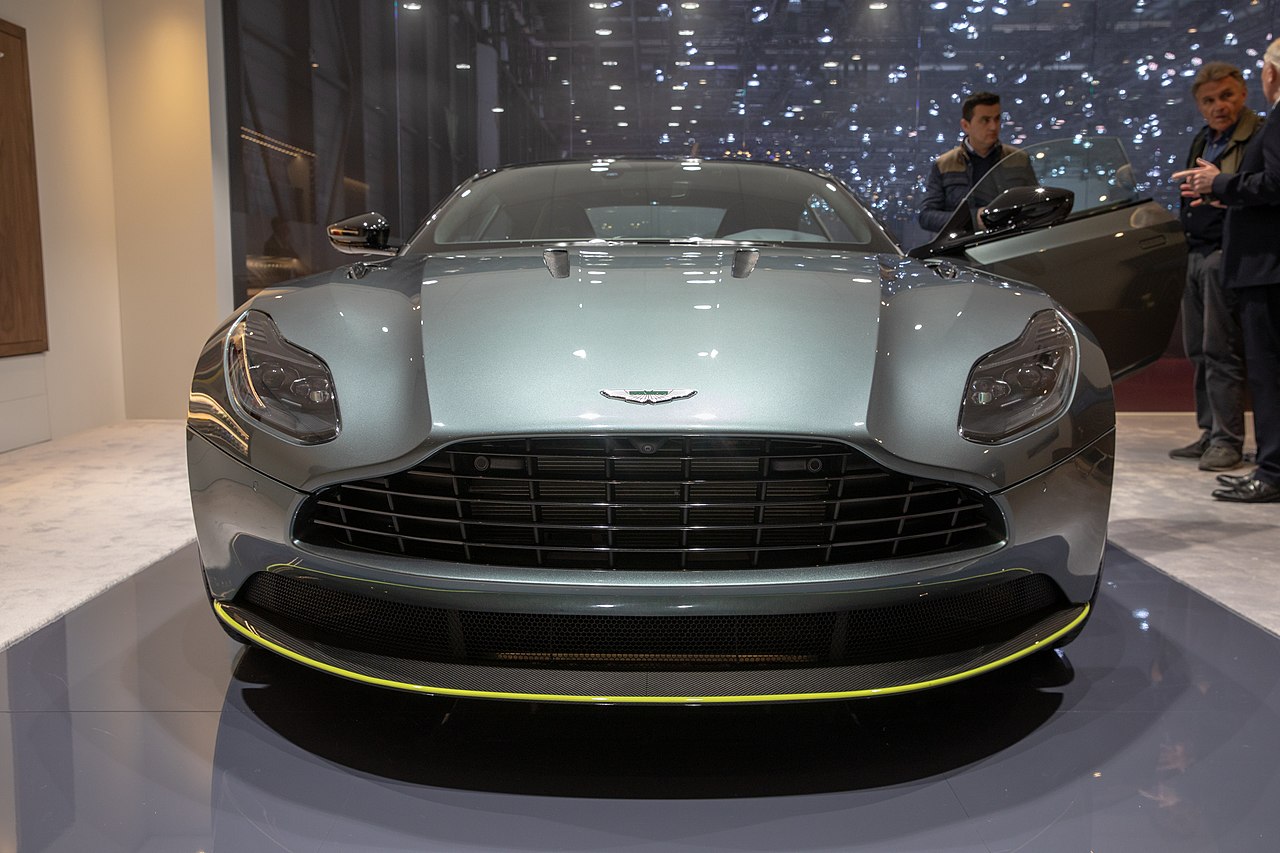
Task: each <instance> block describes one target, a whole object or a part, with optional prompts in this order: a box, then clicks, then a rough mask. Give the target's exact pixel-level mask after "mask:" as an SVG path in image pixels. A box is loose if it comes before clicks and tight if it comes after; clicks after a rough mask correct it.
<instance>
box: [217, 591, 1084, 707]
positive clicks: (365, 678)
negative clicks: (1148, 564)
mask: <svg viewBox="0 0 1280 853" xmlns="http://www.w3.org/2000/svg"><path fill="white" fill-rule="evenodd" d="M1091 608H1092V605H1090V604H1086V605H1085V606H1084V610H1082V611H1081V612H1080V615H1079V616H1077V617H1076V618H1075V619H1073V620H1071V622H1070V623H1068V624H1067V625H1065V626H1064V627H1063V628H1061V629H1059V630H1057V631H1055V632H1053V633H1052V634H1050V635H1049V636H1047V637H1045V638H1044V639H1042V640H1037V641H1036V642H1034V643H1032V644H1031V645H1029V646H1027V647H1026V648H1023V649H1019V650H1018V651H1016V652H1014V653H1013V654H1011V655H1006V656H1005V657H1003V658H1000V660H997V661H992V662H991V663H988V664H983V665H982V666H979V667H975V668H973V669H969V670H965V671H964V672H958V673H956V674H954V675H948V676H946V677H945V678H935V679H930V680H928V681H919V682H915V683H913V684H898V685H894V686H893V687H882V688H875V689H872V690H843V691H835V692H831V693H770V694H762V695H758V696H585V695H584V696H578V695H572V694H558V693H506V692H502V691H489V690H459V689H456V688H452V687H431V686H428V685H423V684H410V683H408V682H403V681H391V680H388V679H384V678H375V677H373V676H370V675H364V674H362V673H359V672H352V671H351V670H346V669H342V668H340V667H336V666H332V665H330V664H327V663H324V662H323V661H318V660H314V659H312V658H309V657H307V656H306V655H300V654H298V653H297V652H295V651H292V650H291V649H286V648H285V647H284V646H281V645H279V644H277V643H274V642H272V641H271V640H268V639H266V638H265V637H263V636H261V635H260V634H258V633H257V632H255V631H253V630H251V629H249V628H246V627H245V626H243V625H241V624H240V623H239V622H237V621H236V620H234V619H232V618H231V616H230V615H229V614H228V613H227V612H226V611H225V610H224V609H223V607H222V602H219V601H215V602H213V609H214V612H216V613H217V614H218V618H219V619H221V620H222V621H223V622H225V623H227V624H228V625H230V626H231V627H232V628H234V629H235V630H236V631H238V632H239V633H241V634H243V635H244V636H245V637H246V638H247V639H248V640H250V641H251V642H253V643H256V644H257V645H260V646H263V647H264V648H268V649H270V650H271V651H273V652H275V653H277V654H279V655H283V656H284V657H287V658H289V659H290V660H294V661H297V662H298V663H301V664H303V665H305V666H309V667H312V668H313V669H319V670H322V671H324V672H328V673H330V674H333V675H338V676H341V677H343V678H348V679H351V680H352V681H361V682H364V683H366V684H376V685H378V686H379V687H391V688H394V689H397V690H407V691H410V692H413V693H426V694H430V695H439V696H460V697H469V698H473V699H507V700H517V701H529V702H577V703H586V704H598V705H621V704H634V705H710V704H729V703H733V702H809V701H819V700H824V699H858V698H865V697H870V696H891V695H893V694H896V693H911V692H914V691H916V690H926V689H928V688H930V687H940V686H942V685H944V684H951V683H953V682H956V681H963V680H964V679H966V678H972V677H974V676H975V675H981V674H982V673H984V672H990V671H991V670H993V669H999V668H1000V667H1002V666H1005V665H1006V664H1010V663H1012V662H1014V661H1015V660H1018V659H1019V658H1024V657H1026V656H1027V655H1030V654H1033V653H1035V652H1037V651H1040V650H1042V649H1046V648H1049V647H1050V646H1051V645H1052V643H1053V641H1054V640H1056V639H1058V638H1059V637H1062V636H1065V635H1066V634H1068V633H1070V632H1071V630H1072V629H1074V628H1075V627H1076V626H1078V625H1080V624H1081V623H1082V622H1084V620H1085V619H1086V618H1087V617H1088V615H1089V611H1090V609H1091Z"/></svg>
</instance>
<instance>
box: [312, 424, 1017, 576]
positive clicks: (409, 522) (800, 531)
mask: <svg viewBox="0 0 1280 853" xmlns="http://www.w3.org/2000/svg"><path fill="white" fill-rule="evenodd" d="M642 448H643V449H642ZM296 525H297V526H296V529H295V535H296V536H297V538H298V539H299V540H301V541H304V542H310V543H314V544H317V545H324V546H328V547H336V548H345V549H351V550H363V551H372V552H378V553H385V554H392V555H403V556H408V557H415V558H421V559H438V560H446V561H450V562H467V563H480V564H490V565H511V566H529V567H546V568H552V569H554V568H567V569H569V568H571V569H579V568H592V569H634V570H672V571H680V570H685V569H690V570H712V569H750V568H769V569H776V568H800V567H810V566H821V565H827V564H831V563H850V562H863V561H867V560H877V559H893V558H895V557H904V556H916V555H920V554H930V553H937V552H944V551H948V550H959V549H967V548H974V547H981V546H984V545H992V544H995V543H997V542H999V541H1000V540H1001V539H1003V538H1004V528H1003V518H1002V516H1001V514H1000V512H999V511H998V509H996V507H995V505H994V503H993V502H992V501H991V500H990V499H989V498H987V497H985V496H984V495H982V494H981V493H979V492H977V491H975V490H971V489H968V488H965V487H962V486H958V485H954V484H950V483H943V482H937V481H931V480H923V479H920V478H913V477H909V476H906V475H903V474H899V473H896V472H894V471H891V470H888V469H884V468H881V467H879V466H877V465H876V464H875V463H873V462H872V461H871V459H870V458H869V457H867V456H865V455H863V454H862V453H860V452H859V451H857V450H855V449H853V448H852V447H848V446H846V445H843V444H839V443H836V442H828V441H816V440H809V439H782V438H757V437H694V436H657V437H651V436H595V437H575V438H570V439H557V438H520V439H498V440H492V441H473V442H466V443H463V444H458V445H454V446H452V447H447V448H444V449H442V450H440V451H438V452H437V453H435V454H434V455H433V456H431V457H430V458H428V459H427V460H425V461H423V462H422V463H421V464H419V465H417V466H415V467H414V468H412V469H410V470H408V471H403V472H400V473H398V474H393V475H390V476H385V477H377V478H371V479H368V480H362V481H358V482H351V483H343V484H339V485H337V486H332V487H330V488H327V489H325V490H324V491H322V492H320V493H318V494H317V495H314V496H312V497H311V498H310V499H309V500H308V501H306V502H305V504H304V506H303V508H302V509H301V511H300V512H299V515H298V519H297V523H296Z"/></svg>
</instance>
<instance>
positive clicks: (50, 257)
mask: <svg viewBox="0 0 1280 853" xmlns="http://www.w3.org/2000/svg"><path fill="white" fill-rule="evenodd" d="M0 18H4V19H5V20H7V21H10V22H12V23H14V24H17V25H18V26H20V27H24V28H26V31H27V54H28V64H29V67H30V74H31V100H32V114H33V121H34V127H35V141H36V181H37V185H38V187H39V198H40V237H41V243H42V245H43V249H44V284H45V304H46V310H47V316H48V323H49V351H48V352H47V353H44V354H41V355H32V356H20V357H17V358H3V359H0V450H2V449H7V447H15V446H20V445H22V444H30V443H33V442H34V441H39V440H42V439H45V438H48V437H50V436H58V435H65V434H68V433H72V432H77V431H79V430H82V429H86V428H88V427H92V426H98V425H101V424H107V423H113V422H115V421H119V420H121V419H123V418H124V416H125V407H124V371H123V363H122V359H121V345H120V286H119V280H118V274H117V267H118V264H117V254H116V213H115V200H114V195H113V177H112V168H111V127H110V124H109V121H108V115H107V112H108V111H107V81H106V74H105V71H106V45H105V42H104V39H103V26H102V7H101V4H100V2H99V0H44V2H41V3H32V2H29V0H0Z"/></svg>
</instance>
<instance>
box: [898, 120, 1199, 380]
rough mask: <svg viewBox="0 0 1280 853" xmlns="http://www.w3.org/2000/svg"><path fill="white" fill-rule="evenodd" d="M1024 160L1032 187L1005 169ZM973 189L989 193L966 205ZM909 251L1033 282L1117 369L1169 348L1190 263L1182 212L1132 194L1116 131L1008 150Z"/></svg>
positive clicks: (1021, 167)
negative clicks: (979, 203)
mask: <svg viewBox="0 0 1280 853" xmlns="http://www.w3.org/2000/svg"><path fill="white" fill-rule="evenodd" d="M1014 158H1019V161H1018V163H1015V164H1013V165H1014V166H1016V167H1017V168H1015V169H1010V168H1008V166H1009V164H1010V161H1011V160H1013V159H1014ZM1026 161H1029V162H1030V165H1031V169H1032V170H1033V171H1034V173H1035V180H1036V181H1037V182H1038V184H1039V186H1038V187H1031V186H1027V185H1026V184H1028V183H1029V181H1026V180H1012V181H1011V180H1010V178H1009V176H1010V174H1011V173H1014V174H1018V173H1021V174H1025V171H1026V168H1025V167H1026ZM1002 166H1005V168H1001V167H1002ZM1006 187H1007V188H1006ZM975 197H977V198H989V199H992V201H990V202H989V203H988V204H987V206H986V207H985V208H983V209H982V210H981V211H979V210H977V209H975V208H974V207H973V206H971V205H970V199H973V198H975ZM975 227H976V229H977V230H976V231H975ZM908 254H909V255H911V256H912V257H914V258H949V259H952V260H955V261H957V262H959V263H963V264H965V265H966V266H972V267H977V268H979V269H982V270H985V271H987V272H989V273H992V274H993V275H997V276H1000V277H1002V278H1011V279H1018V280H1020V281H1025V282H1028V283H1029V284H1034V285H1036V286H1037V287H1039V288H1041V289H1042V290H1044V291H1045V292H1047V293H1048V294H1049V295H1051V296H1052V297H1053V298H1054V299H1056V300H1058V302H1060V303H1062V305H1063V306H1065V307H1066V308H1067V310H1069V311H1071V312H1072V313H1073V314H1075V315H1076V317H1078V318H1079V319H1080V320H1081V321H1082V322H1083V323H1084V324H1085V325H1086V326H1088V327H1089V329H1090V330H1091V331H1092V332H1093V333H1094V335H1095V336H1096V337H1097V339H1098V342H1099V343H1100V344H1101V345H1102V349H1103V351H1104V352H1105V353H1106V355H1107V361H1108V363H1109V364H1110V366H1111V375H1112V376H1113V377H1120V376H1124V375H1125V374H1127V373H1131V372H1133V371H1135V370H1137V369H1139V368H1141V367H1144V366H1146V365H1148V364H1150V363H1151V362H1153V361H1155V360H1156V359H1157V358H1159V357H1160V355H1161V353H1163V352H1164V350H1165V348H1166V346H1167V345H1168V343H1169V336H1170V334H1171V332H1172V331H1173V324H1174V321H1175V320H1176V318H1177V316H1178V305H1179V301H1180V299H1181V295H1182V287H1183V280H1184V277H1185V274H1186V243H1185V240H1184V238H1183V234H1182V225H1181V223H1180V222H1179V221H1178V219H1177V217H1175V216H1174V215H1172V214H1171V213H1169V211H1167V210H1166V209H1165V208H1164V207H1163V206H1161V205H1159V204H1157V203H1156V202H1154V201H1152V200H1151V199H1149V198H1141V197H1140V196H1139V195H1138V192H1137V188H1136V182H1135V180H1134V177H1133V170H1132V168H1131V167H1130V165H1129V161H1128V158H1127V157H1126V156H1125V153H1124V148H1123V147H1122V146H1121V144H1120V141H1119V140H1118V139H1115V138H1114V137H1093V138H1078V139H1065V140H1056V141H1053V142H1046V143H1042V144H1040V145H1034V146H1030V147H1028V148H1024V149H1022V150H1021V151H1020V152H1018V153H1016V154H1013V155H1010V157H1007V158H1005V160H1004V161H1002V163H1001V164H1000V165H998V166H996V167H995V168H993V169H992V170H991V171H990V172H989V173H988V174H987V175H986V176H985V177H984V178H983V179H982V181H980V182H979V184H978V185H977V186H975V187H974V188H973V190H972V191H971V192H970V194H969V198H967V199H966V200H965V202H963V203H962V204H961V205H960V207H959V209H957V211H956V212H955V214H954V215H953V216H952V218H951V222H949V223H948V225H947V227H946V228H944V229H943V230H942V232H940V233H939V234H938V235H937V237H935V238H934V239H933V241H931V242H929V243H927V244H925V245H923V246H920V247H918V248H915V249H912V250H911V251H910V252H909V253H908Z"/></svg>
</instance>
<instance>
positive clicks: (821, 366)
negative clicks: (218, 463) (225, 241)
mask: <svg viewBox="0 0 1280 853" xmlns="http://www.w3.org/2000/svg"><path fill="white" fill-rule="evenodd" d="M735 251H736V247H733V246H729V247H722V246H721V247H707V246H682V245H674V246H669V245H662V246H646V245H605V246H598V247H597V246H592V247H582V246H578V247H570V248H569V249H568V252H569V261H570V263H569V270H570V272H569V275H568V276H567V277H565V278H556V277H554V276H553V275H552V274H551V273H550V272H549V270H548V268H547V266H546V265H545V264H544V261H543V252H542V250H541V249H516V250H510V251H504V252H502V253H501V254H498V253H494V252H467V253H459V254H454V255H436V256H430V257H427V258H425V259H424V258H417V259H407V258H406V259H397V261H396V262H394V263H392V264H391V265H390V266H389V267H388V268H387V269H385V270H382V271H380V272H376V273H369V274H368V276H366V278H365V279H363V280H361V281H352V280H347V279H345V278H338V277H333V278H329V279H326V280H322V281H319V282H316V283H312V284H310V286H308V287H305V288H300V289H297V290H291V291H289V290H286V291H281V292H279V293H272V292H267V293H264V294H262V296H260V297H259V298H258V299H257V300H256V304H255V305H254V307H260V308H261V309H262V310H264V311H267V312H268V313H271V314H272V316H273V317H275V319H276V321H277V323H278V324H279V326H280V328H281V331H282V332H283V333H284V335H285V336H286V337H287V338H288V339H289V340H291V341H293V342H294V343H295V344H297V345H299V346H302V347H303V348H305V349H308V350H311V351H312V352H315V353H317V354H319V355H321V357H323V358H324V359H325V360H326V362H327V363H328V364H329V366H330V368H331V370H332V372H333V375H334V384H335V388H336V390H337V393H338V399H339V405H340V410H341V415H342V430H341V433H340V435H339V437H338V439H336V440H335V441H334V442H333V448H332V449H331V451H330V452H329V453H328V459H327V460H326V461H330V460H331V462H332V469H331V468H330V465H327V464H326V465H324V466H318V465H316V464H314V463H315V459H314V458H312V459H311V460H310V461H311V463H312V464H311V465H309V467H308V470H307V476H306V477H305V478H303V479H304V480H305V481H306V482H308V483H315V482H318V481H321V480H323V479H325V476H326V470H337V469H342V468H347V469H363V468H365V467H366V463H368V464H371V465H372V467H369V468H368V470H371V471H372V470H375V469H376V468H378V467H379V466H381V467H392V466H395V465H401V464H406V463H407V464H411V461H412V460H413V459H414V458H415V457H417V458H420V457H421V456H422V455H423V454H424V453H428V452H430V451H431V450H432V449H434V448H435V447H438V446H440V445H441V444H445V443H449V442H451V441H456V440H460V439H464V438H472V437H477V436H518V435H531V434H542V435H547V434H562V433H596V434H600V433H610V432H626V431H640V432H643V433H670V434H675V433H690V432H698V433H706V432H720V433H726V434H727V433H734V434H753V435H815V436H828V437H832V438H838V439H843V440H847V441H850V442H852V443H855V444H858V445H859V446H862V447H864V448H866V449H867V450H868V452H870V453H871V454H872V455H875V456H879V457H881V458H882V459H884V460H885V461H891V460H890V457H893V458H895V459H898V460H904V464H903V465H901V466H899V467H904V468H910V469H918V470H923V469H925V468H928V467H930V466H943V467H967V468H970V469H971V470H972V469H978V470H980V469H982V468H983V466H984V465H985V464H986V463H985V461H984V460H983V458H982V456H983V453H984V451H985V448H983V447H981V446H978V445H973V444H972V443H971V442H966V441H964V440H963V439H961V438H960V437H959V436H958V435H957V430H956V426H957V419H958V415H959V407H960V402H961V398H962V395H963V390H964V387H965V382H966V380H967V377H968V373H969V370H970V369H971V367H972V366H973V364H974V363H975V362H976V361H977V360H978V359H980V358H981V357H982V356H983V355H985V354H987V353H989V352H990V351H992V350H993V349H995V348H997V347H999V346H1001V345H1003V344H1005V343H1008V342H1010V341H1013V340H1015V339H1016V338H1017V337H1018V335H1019V334H1020V333H1021V332H1022V330H1023V328H1024V327H1025V325H1026V323H1027V320H1028V318H1029V317H1030V316H1031V315H1032V314H1033V313H1035V311H1038V310H1043V309H1046V308H1049V307H1052V304H1053V303H1052V302H1051V301H1050V300H1049V299H1048V297H1046V296H1045V295H1044V294H1043V293H1041V292H1039V291H1037V290H1035V289H1034V288H1028V287H1026V286H1025V285H1019V284H1015V283H1009V282H1002V281H998V280H995V279H992V278H990V277H987V276H985V275H982V274H975V273H971V272H967V271H961V272H960V273H959V274H958V275H954V276H952V277H945V276H943V275H940V274H939V272H938V271H936V269H935V268H933V267H931V266H928V265H926V264H924V263H922V262H919V261H910V260H907V259H903V258H899V257H898V256H895V255H879V256H875V255H871V256H868V255H860V254H855V253H849V252H837V251H831V250H830V249H825V250H823V249H789V248H761V249H759V250H758V261H757V263H756V265H755V268H754V270H753V271H752V272H751V273H750V274H749V275H747V276H745V277H741V278H737V277H734V275H733V261H734V255H735ZM951 272H952V273H954V272H955V270H954V268H953V269H952V270H951ZM637 391H640V392H656V391H661V392H679V396H680V397H681V399H674V400H671V401H670V402H662V403H635V402H626V401H624V400H619V399H614V398H613V397H614V396H616V395H619V392H637ZM602 392H605V393H602ZM691 392H692V393H691ZM1042 438H1043V436H1042ZM1076 438H1077V439H1078V438H1079V436H1076ZM1070 439H1071V437H1070V436H1064V441H1067V440H1070ZM1059 443H1060V442H1058V441H1056V440H1055V441H1050V442H1048V443H1044V444H1042V445H1041V449H1045V448H1051V447H1054V446H1057V445H1058V444H1059ZM1072 443H1074V442H1072ZM280 452H281V453H287V452H290V451H287V449H281V450H280ZM1037 453H1039V451H1037ZM371 460H377V461H376V463H372V461H371ZM1028 461H1030V460H1028ZM1001 464H1003V463H1001ZM1037 464H1038V463H1037ZM988 467H990V466H988ZM997 467H998V466H997ZM348 473H350V472H348ZM1006 473H1007V472H1005V471H1003V470H996V469H995V468H993V469H992V470H991V471H990V472H989V473H985V474H984V475H983V476H984V478H995V479H1002V478H1003V477H1004V475H1005V474H1006Z"/></svg>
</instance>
